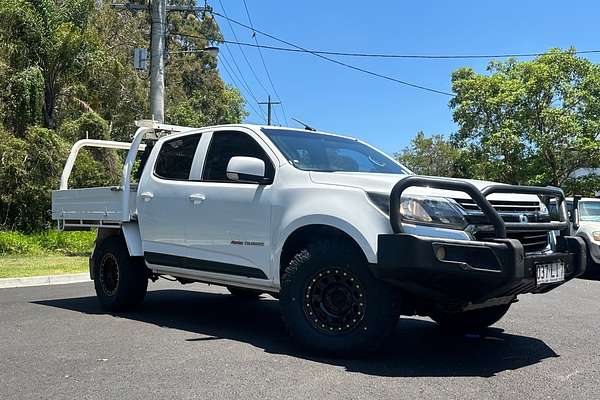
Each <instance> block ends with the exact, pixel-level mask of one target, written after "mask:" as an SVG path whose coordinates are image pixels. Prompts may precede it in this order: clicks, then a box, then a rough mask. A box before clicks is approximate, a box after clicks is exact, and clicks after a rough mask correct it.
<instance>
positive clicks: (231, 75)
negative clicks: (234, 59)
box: [218, 55, 266, 120]
mask: <svg viewBox="0 0 600 400" xmlns="http://www.w3.org/2000/svg"><path fill="white" fill-rule="evenodd" d="M218 57H219V59H220V60H221V65H222V66H223V69H224V70H225V72H226V73H227V75H229V78H230V79H231V80H232V81H233V82H235V84H236V85H239V82H238V80H237V79H239V78H236V77H235V73H234V72H233V71H232V70H231V65H230V64H229V62H228V61H227V59H225V57H224V56H222V55H219V56H218ZM238 87H240V86H238ZM240 94H242V93H241V90H240ZM242 97H244V100H246V104H248V106H250V108H251V109H252V111H254V112H255V113H256V114H257V115H259V116H261V117H262V118H263V119H265V120H266V118H265V116H264V114H263V113H262V110H260V105H259V110H260V111H259V110H257V109H256V108H255V107H254V106H253V105H252V103H251V102H249V101H248V99H246V98H245V96H244V95H243V94H242ZM257 103H258V102H257Z"/></svg>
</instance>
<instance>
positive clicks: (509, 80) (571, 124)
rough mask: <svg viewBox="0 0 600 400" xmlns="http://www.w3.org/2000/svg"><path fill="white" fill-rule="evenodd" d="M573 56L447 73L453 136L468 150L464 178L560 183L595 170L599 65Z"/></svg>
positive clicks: (557, 53)
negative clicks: (451, 92) (482, 70)
mask: <svg viewBox="0 0 600 400" xmlns="http://www.w3.org/2000/svg"><path fill="white" fill-rule="evenodd" d="M574 51H575V50H574V49H570V50H566V51H561V50H558V49H553V50H550V51H549V52H548V53H547V54H544V55H542V56H539V57H537V58H535V59H533V60H531V61H524V62H517V61H515V60H508V61H506V62H491V63H490V64H489V66H488V68H487V70H488V74H485V75H484V74H477V73H476V72H475V71H473V70H472V69H471V68H460V69H458V70H457V71H455V72H454V73H453V74H452V85H453V90H454V92H455V93H456V97H454V98H453V99H452V101H451V102H450V106H451V108H452V109H453V112H454V120H455V122H456V123H457V124H458V127H459V128H458V132H456V134H455V135H454V138H453V139H454V141H455V143H456V144H457V145H458V146H460V147H461V148H463V149H465V150H466V151H464V152H463V153H462V154H463V157H465V158H464V159H463V160H462V165H465V166H467V167H468V169H469V171H468V172H467V173H468V175H471V176H473V177H477V178H484V179H492V180H498V181H502V182H507V183H520V184H538V185H547V184H549V185H554V186H561V185H564V184H566V183H568V181H569V180H570V179H571V178H570V177H571V175H572V173H573V172H574V171H575V170H576V169H578V168H582V167H597V166H598V165H600V143H599V141H598V136H599V134H600V67H599V66H598V65H596V64H593V63H591V62H590V61H589V60H587V59H583V58H578V57H577V56H576V55H575V54H574Z"/></svg>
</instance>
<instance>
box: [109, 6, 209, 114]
mask: <svg viewBox="0 0 600 400" xmlns="http://www.w3.org/2000/svg"><path fill="white" fill-rule="evenodd" d="M111 7H112V8H114V9H117V10H128V11H131V12H136V11H140V10H144V11H150V13H151V16H152V25H151V34H150V113H151V114H152V119H153V120H155V121H158V122H159V123H164V122H165V121H164V120H165V33H166V32H165V30H166V25H167V12H169V11H177V12H204V11H208V10H209V9H208V8H207V7H196V6H193V5H189V6H188V5H177V4H173V5H167V0H152V3H151V4H149V5H146V4H134V3H125V4H111ZM207 50H208V51H214V47H210V48H207Z"/></svg>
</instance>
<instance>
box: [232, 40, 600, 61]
mask: <svg viewBox="0 0 600 400" xmlns="http://www.w3.org/2000/svg"><path fill="white" fill-rule="evenodd" d="M222 42H223V43H232V44H237V45H239V46H246V47H258V48H261V49H267V50H277V51H287V52H293V53H308V54H311V53H312V54H323V55H331V56H345V57H366V58H410V59H428V60H448V59H450V60H451V59H491V58H519V57H539V56H544V55H548V53H546V52H539V53H505V54H386V53H346V52H339V51H325V50H301V49H297V48H290V47H279V46H269V45H264V44H254V43H245V42H236V41H232V40H223V41H222ZM598 53H600V50H580V51H574V52H573V54H598ZM557 55H558V54H557Z"/></svg>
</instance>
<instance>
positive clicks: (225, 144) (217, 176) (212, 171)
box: [202, 131, 275, 183]
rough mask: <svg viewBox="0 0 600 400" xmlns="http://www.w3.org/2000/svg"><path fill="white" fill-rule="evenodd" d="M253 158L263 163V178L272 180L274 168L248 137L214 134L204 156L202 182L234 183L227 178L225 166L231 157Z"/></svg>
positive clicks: (232, 133)
mask: <svg viewBox="0 0 600 400" xmlns="http://www.w3.org/2000/svg"><path fill="white" fill-rule="evenodd" d="M236 156H243V157H255V158H258V159H261V160H263V161H264V162H265V177H266V178H268V179H273V177H274V175H275V168H274V167H273V164H272V163H271V160H270V159H269V156H267V153H265V151H264V150H263V149H262V147H260V145H259V144H258V143H257V142H256V140H254V139H253V138H252V137H250V135H248V134H246V133H243V132H236V131H225V132H222V131H221V132H214V133H213V137H212V140H211V143H210V147H209V149H208V153H207V155H206V161H205V163H204V171H203V173H202V180H204V181H213V182H236V183H239V182H238V181H233V180H231V179H229V178H227V164H228V163H229V160H231V158H232V157H236Z"/></svg>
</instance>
